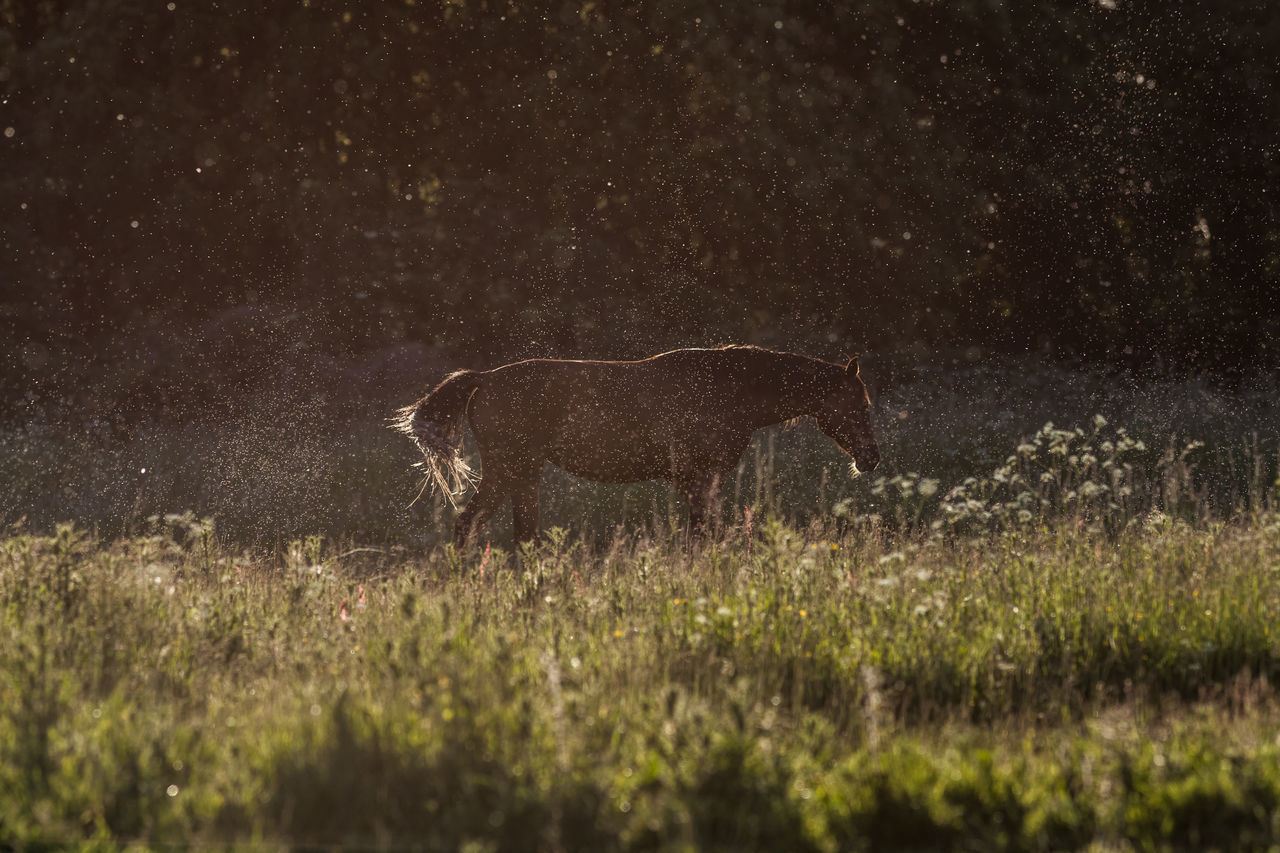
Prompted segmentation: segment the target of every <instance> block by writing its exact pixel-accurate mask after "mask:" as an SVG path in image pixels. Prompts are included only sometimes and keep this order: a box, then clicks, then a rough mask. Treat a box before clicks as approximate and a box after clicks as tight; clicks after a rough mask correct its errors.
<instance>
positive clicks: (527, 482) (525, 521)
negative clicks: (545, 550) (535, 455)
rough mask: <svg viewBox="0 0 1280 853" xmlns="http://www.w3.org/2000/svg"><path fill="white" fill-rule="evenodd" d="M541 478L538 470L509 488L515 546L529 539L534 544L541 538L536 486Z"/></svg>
mask: <svg viewBox="0 0 1280 853" xmlns="http://www.w3.org/2000/svg"><path fill="white" fill-rule="evenodd" d="M541 479H542V477H541V472H539V473H538V474H536V475H534V476H533V477H531V478H528V479H524V480H522V481H521V482H520V483H519V484H518V485H516V486H514V487H513V488H512V490H511V515H512V522H513V524H514V526H515V534H516V547H517V548H519V547H520V546H521V545H522V544H524V543H525V542H530V541H531V542H533V543H534V544H535V545H536V544H538V542H540V541H541V539H542V531H541V530H540V529H539V528H538V487H539V485H540V480H541Z"/></svg>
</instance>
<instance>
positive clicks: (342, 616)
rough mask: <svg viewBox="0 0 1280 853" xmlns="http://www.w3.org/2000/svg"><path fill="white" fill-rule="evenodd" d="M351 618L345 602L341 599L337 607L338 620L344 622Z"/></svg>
mask: <svg viewBox="0 0 1280 853" xmlns="http://www.w3.org/2000/svg"><path fill="white" fill-rule="evenodd" d="M350 618H351V614H349V613H348V612H347V600H346V599H345V598H344V599H342V603H341V604H339V605H338V619H339V620H341V621H343V622H346V621H347V620H348V619H350Z"/></svg>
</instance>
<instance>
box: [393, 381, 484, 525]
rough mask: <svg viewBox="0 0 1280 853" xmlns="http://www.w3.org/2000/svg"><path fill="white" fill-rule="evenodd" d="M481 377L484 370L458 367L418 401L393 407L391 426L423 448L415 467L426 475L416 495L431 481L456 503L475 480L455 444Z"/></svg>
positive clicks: (460, 434)
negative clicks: (420, 458)
mask: <svg viewBox="0 0 1280 853" xmlns="http://www.w3.org/2000/svg"><path fill="white" fill-rule="evenodd" d="M483 381H484V374H483V373H479V372H477V371H474V370H459V371H457V372H455V373H451V374H449V376H448V377H446V378H445V380H444V381H443V382H441V383H440V384H439V385H437V386H436V387H435V388H433V389H432V390H431V392H430V393H428V394H427V396H425V397H423V398H422V399H421V400H419V401H418V402H416V403H414V404H413V405H410V406H405V407H404V408H403V409H397V410H396V416H395V417H394V418H392V420H391V428H392V429H394V430H395V431H396V432H401V433H404V434H405V435H407V436H409V437H410V438H412V439H413V441H414V444H416V445H418V449H419V450H421V451H422V456H423V461H422V462H419V463H418V466H417V467H419V468H422V469H423V471H425V472H426V475H427V478H426V480H424V481H423V483H422V489H421V490H419V492H418V498H420V497H422V493H423V492H424V491H426V489H427V486H428V485H434V486H435V487H436V488H438V489H440V491H441V492H443V493H444V496H445V498H446V499H447V500H448V501H449V503H450V504H453V505H454V506H457V499H458V496H459V495H461V494H462V493H463V492H465V491H466V490H467V486H468V485H470V484H471V483H474V482H475V481H476V479H477V477H476V473H475V472H474V471H472V470H471V466H469V465H468V464H467V463H466V462H465V461H463V459H462V455H461V454H460V453H459V452H458V445H459V443H460V442H461V441H462V419H463V418H464V417H465V416H466V414H467V404H468V403H469V402H470V401H471V395H472V394H474V393H475V390H476V389H477V388H479V387H480V384H481V383H482V382H483ZM418 498H414V501H415V502H416V501H417V500H418Z"/></svg>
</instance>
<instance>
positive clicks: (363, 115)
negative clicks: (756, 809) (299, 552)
mask: <svg viewBox="0 0 1280 853" xmlns="http://www.w3.org/2000/svg"><path fill="white" fill-rule="evenodd" d="M167 6H168V7H167ZM169 7H171V8H169ZM0 26H2V27H3V29H2V30H0V92H2V93H3V103H2V104H0V116H2V118H0V126H3V131H4V136H3V138H0V205H2V206H3V214H2V217H0V230H2V234H3V246H2V248H0V287H3V296H2V298H0V324H2V327H0V334H2V335H3V339H4V341H5V343H3V344H2V345H0V346H3V347H4V349H5V350H7V351H8V353H7V354H6V356H5V359H6V365H7V366H6V369H5V371H4V373H3V379H2V380H0V382H2V383H3V387H2V391H3V394H4V397H5V400H6V401H7V402H8V403H9V405H8V406H7V407H6V408H7V409H8V410H9V411H10V412H15V411H19V412H20V411H22V410H23V409H24V407H31V406H37V405H40V404H41V401H48V400H51V399H57V400H59V401H64V402H65V401H67V400H70V399H73V398H77V396H82V397H86V399H91V400H93V401H95V403H96V404H97V405H98V406H99V407H100V408H101V409H109V408H111V407H115V408H117V409H119V410H120V411H121V412H125V413H128V412H133V411H137V410H138V409H139V407H142V408H145V409H147V411H149V412H154V411H166V410H169V409H171V408H177V409H184V410H189V409H190V408H191V407H192V406H200V405H203V404H205V403H206V402H207V401H208V400H209V399H211V398H212V397H214V396H216V395H218V394H219V393H221V392H228V391H230V392H235V391H236V390H237V389H244V388H249V387H257V386H256V385H255V383H256V382H257V381H258V379H260V377H261V376H262V375H263V372H264V371H270V370H273V371H276V372H277V373H278V372H279V371H280V370H281V367H280V365H281V364H282V363H294V362H297V363H303V362H305V363H307V364H311V365H315V364H320V363H328V364H335V365H337V364H343V363H350V362H352V361H353V360H354V361H359V360H361V359H364V362H362V363H367V362H368V360H369V358H370V357H371V356H370V353H374V354H376V353H381V352H393V351H394V349H395V347H397V346H404V345H408V344H409V343H412V345H413V346H416V347H418V348H419V351H426V352H428V353H438V354H439V355H440V359H441V360H442V361H451V362H452V363H454V365H455V366H456V364H458V363H471V364H478V365H485V366H492V365H493V364H494V363H499V362H501V361H506V360H511V359H514V358H518V357H524V356H532V355H566V356H600V357H631V356H642V355H647V354H649V353H651V352H653V351H656V350H658V349H661V348H665V347H669V346H675V345H681V344H709V343H717V342H726V341H747V342H756V343H761V344H765V345H773V346H780V347H786V348H790V349H796V350H802V351H808V352H811V353H814V354H817V355H827V356H829V357H836V356H838V355H839V354H840V353H841V352H843V351H848V350H853V349H870V350H873V351H875V350H881V351H884V350H890V349H894V350H902V349H904V348H909V347H912V346H914V347H916V348H917V351H920V352H934V351H941V350H943V349H951V350H953V351H954V350H955V348H970V349H969V351H970V352H971V353H977V354H984V353H988V352H1001V351H1004V352H1025V351H1036V352H1042V353H1044V354H1045V355H1046V357H1050V358H1055V359H1072V360H1084V361H1089V362H1097V363H1103V364H1106V365H1115V366H1116V367H1119V368H1138V369H1143V370H1153V371H1158V372H1174V373H1177V372H1182V373H1206V374H1211V375H1214V376H1218V377H1222V378H1223V379H1224V380H1225V381H1227V382H1228V383H1230V382H1232V381H1235V379H1236V378H1237V377H1240V376H1243V375H1247V374H1254V373H1257V372H1259V371H1263V370H1267V369H1272V368H1275V367H1276V366H1277V361H1278V357H1277V346H1276V335H1277V332H1278V331H1280V313H1278V305H1280V299H1277V298H1276V293H1275V292H1276V284H1277V279H1278V278H1280V217H1277V200H1276V196H1277V193H1280V188H1278V187H1280V184H1278V183H1277V181H1276V178H1277V172H1278V169H1277V159H1278V157H1280V109H1278V107H1277V103H1276V98H1275V95H1274V93H1275V90H1276V83H1277V75H1278V73H1280V72H1278V71H1277V69H1278V68H1280V62H1278V61H1277V59H1278V58H1280V16H1277V15H1276V14H1275V13H1274V8H1273V7H1271V4H1268V3H1264V2H1240V0H1230V2H1228V0H1204V1H1203V2H1185V3H1176V4H1168V3H1165V2H1143V0H1114V2H1113V0H1102V2H1033V0H1028V2H1018V3H1006V2H996V0H970V2H946V3H942V2H928V0H900V2H880V3H866V4H862V3H859V4H845V3H839V4H833V3H826V2H810V0H806V2H795V3H790V2H764V3H724V4H720V3H711V2H698V0H691V1H690V2H642V3H630V2H572V3H563V4H559V3H555V2H552V3H547V4H529V3H525V2H515V0H513V2H477V0H455V2H428V0H417V2H395V3H392V2H388V3H368V4H355V3H352V4H341V3H328V2H318V0H317V2H298V0H293V1H292V2H280V0H268V2H254V3H236V2H223V3H219V2H211V0H176V2H175V3H172V4H166V3H165V2H153V1H152V0H148V2H141V0H98V1H97V2H91V0H75V2H64V0H40V2H14V0H0ZM422 348H425V350H423V349H422ZM326 360H327V361H326ZM314 379H316V377H315V376H314V375H313V376H312V380H314ZM319 379H320V381H323V376H322V375H321V376H320V377H319ZM420 390H421V389H419V388H415V389H413V393H414V394H416V393H418V392H419V391H420ZM86 395H87V396H86ZM410 396H413V394H411V395H410Z"/></svg>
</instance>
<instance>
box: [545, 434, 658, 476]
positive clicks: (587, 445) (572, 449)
mask: <svg viewBox="0 0 1280 853" xmlns="http://www.w3.org/2000/svg"><path fill="white" fill-rule="evenodd" d="M548 451H549V452H548V453H547V459H548V460H549V461H550V462H551V463H552V464H554V465H556V466H558V467H560V468H563V469H564V470H566V471H568V472H569V473H570V474H573V475H574V476H577V477H583V478H585V479H588V480H596V481H598V482H602V483H634V482H638V481H640V480H664V479H669V478H670V477H671V475H672V472H673V470H674V469H675V468H676V467H677V465H676V462H675V458H676V456H677V454H675V453H673V452H672V449H671V448H669V447H662V446H659V445H657V444H655V443H653V442H651V441H644V440H639V441H637V440H634V439H632V440H626V441H605V442H600V441H598V440H597V441H595V442H563V441H562V442H557V443H556V444H554V445H553V446H552V447H550V448H548Z"/></svg>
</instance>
